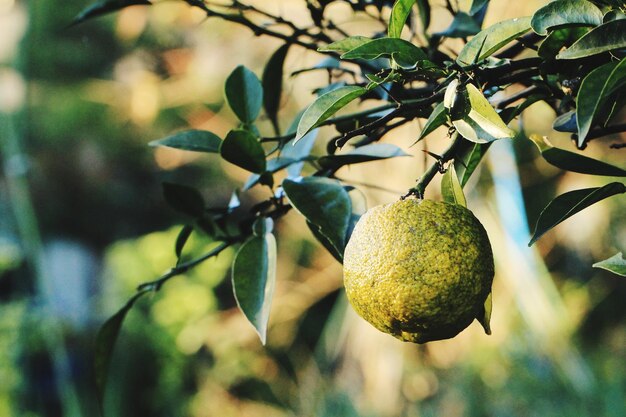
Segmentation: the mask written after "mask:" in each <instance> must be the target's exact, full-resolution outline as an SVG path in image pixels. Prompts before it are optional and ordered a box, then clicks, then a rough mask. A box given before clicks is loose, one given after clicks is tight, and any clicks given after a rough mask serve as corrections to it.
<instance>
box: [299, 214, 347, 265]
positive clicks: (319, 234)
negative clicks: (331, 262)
mask: <svg viewBox="0 0 626 417" xmlns="http://www.w3.org/2000/svg"><path fill="white" fill-rule="evenodd" d="M306 225H307V226H308V227H309V230H310V231H311V233H312V234H313V236H314V237H315V239H317V241H318V242H320V243H321V244H322V246H324V248H325V249H326V250H327V251H328V253H330V254H331V255H332V256H333V258H335V259H336V260H337V262H339V263H341V264H342V263H343V252H340V251H339V250H338V249H337V248H336V247H335V246H333V244H332V243H331V241H330V239H328V238H327V237H326V236H324V234H322V232H321V231H320V228H319V227H317V226H316V225H314V224H313V223H311V222H310V221H308V220H307V222H306Z"/></svg>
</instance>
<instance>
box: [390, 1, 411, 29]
mask: <svg viewBox="0 0 626 417" xmlns="http://www.w3.org/2000/svg"><path fill="white" fill-rule="evenodd" d="M414 4H415V0H397V1H396V2H395V3H394V5H393V9H391V17H390V18H389V29H388V31H387V33H388V35H389V37H390V38H399V37H400V36H401V35H402V29H403V28H404V24H405V22H406V19H407V17H409V14H411V7H413V5H414Z"/></svg>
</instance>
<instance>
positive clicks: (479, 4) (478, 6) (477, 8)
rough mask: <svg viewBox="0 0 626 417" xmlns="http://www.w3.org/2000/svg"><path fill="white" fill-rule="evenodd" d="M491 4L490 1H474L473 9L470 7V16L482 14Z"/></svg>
mask: <svg viewBox="0 0 626 417" xmlns="http://www.w3.org/2000/svg"><path fill="white" fill-rule="evenodd" d="M488 4H489V0H473V1H472V7H470V10H469V14H470V15H471V16H474V15H475V14H477V13H479V12H481V11H482V10H483V9H484V8H485V7H486V6H487V5H488Z"/></svg>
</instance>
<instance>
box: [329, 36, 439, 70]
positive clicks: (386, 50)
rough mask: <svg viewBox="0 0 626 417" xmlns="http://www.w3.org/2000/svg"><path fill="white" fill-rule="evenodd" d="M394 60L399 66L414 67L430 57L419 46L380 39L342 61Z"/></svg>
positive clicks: (355, 51)
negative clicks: (383, 58) (385, 58)
mask: <svg viewBox="0 0 626 417" xmlns="http://www.w3.org/2000/svg"><path fill="white" fill-rule="evenodd" d="M380 57H388V58H393V59H394V60H395V61H396V62H397V63H398V64H399V65H401V66H404V67H412V66H414V65H415V64H417V62H418V61H428V56H426V54H425V53H424V51H422V50H421V49H420V48H418V47H417V46H415V45H413V44H412V43H411V42H408V41H405V40H404V39H398V38H380V39H374V40H372V41H369V42H367V43H365V44H363V45H361V46H357V47H356V48H354V49H351V50H349V51H348V52H346V53H344V54H343V55H341V58H342V59H377V58H380Z"/></svg>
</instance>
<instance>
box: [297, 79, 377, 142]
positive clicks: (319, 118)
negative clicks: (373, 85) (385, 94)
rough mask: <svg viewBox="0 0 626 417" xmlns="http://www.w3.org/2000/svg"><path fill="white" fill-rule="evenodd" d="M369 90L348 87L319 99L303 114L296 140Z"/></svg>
mask: <svg viewBox="0 0 626 417" xmlns="http://www.w3.org/2000/svg"><path fill="white" fill-rule="evenodd" d="M366 92H367V89H365V88H363V87H359V86H356V85H348V86H345V87H340V88H337V89H336V90H332V91H329V92H328V93H325V94H323V95H321V96H320V97H318V98H317V100H315V101H314V102H313V103H312V104H311V105H310V106H309V107H308V108H307V109H306V110H305V111H304V114H302V118H301V119H300V123H298V132H297V134H296V138H295V140H296V141H298V140H300V139H301V138H302V137H303V136H304V135H306V134H307V133H309V132H310V131H311V130H312V129H314V128H316V127H317V126H319V125H320V124H321V123H322V122H324V121H325V120H326V119H328V118H329V117H330V116H332V115H333V114H335V113H336V112H337V111H338V110H339V109H341V108H342V107H345V106H346V105H347V104H348V103H350V102H351V101H352V100H354V99H356V98H358V97H360V96H362V95H363V94H365V93H366Z"/></svg>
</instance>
